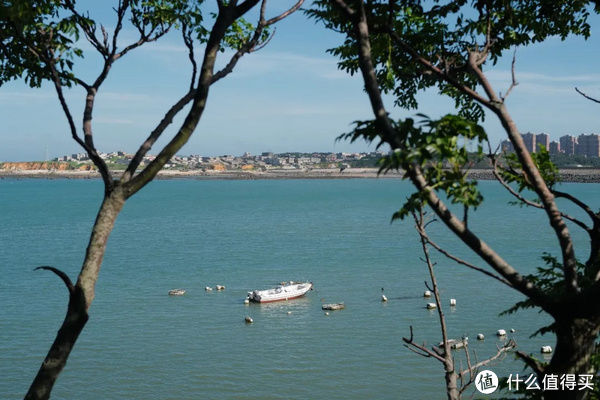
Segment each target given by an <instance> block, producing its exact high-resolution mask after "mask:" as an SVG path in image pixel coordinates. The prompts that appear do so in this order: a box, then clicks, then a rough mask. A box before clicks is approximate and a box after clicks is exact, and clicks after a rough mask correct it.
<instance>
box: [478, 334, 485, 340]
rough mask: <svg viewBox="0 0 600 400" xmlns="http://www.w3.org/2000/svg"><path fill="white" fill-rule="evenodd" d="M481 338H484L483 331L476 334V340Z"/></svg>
mask: <svg viewBox="0 0 600 400" xmlns="http://www.w3.org/2000/svg"><path fill="white" fill-rule="evenodd" d="M483 339H485V336H483V333H479V334H477V340H483Z"/></svg>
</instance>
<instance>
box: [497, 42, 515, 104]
mask: <svg viewBox="0 0 600 400" xmlns="http://www.w3.org/2000/svg"><path fill="white" fill-rule="evenodd" d="M516 61H517V49H515V51H514V53H513V59H512V65H511V69H510V70H511V76H512V82H511V84H510V86H509V87H508V89H507V90H506V93H505V94H504V96H502V94H500V98H501V99H502V102H503V103H504V101H505V100H506V98H507V97H508V95H509V94H510V91H511V90H513V88H514V87H515V86H517V85H518V84H519V82H517V78H516V77H515V63H516Z"/></svg>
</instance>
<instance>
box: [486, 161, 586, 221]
mask: <svg viewBox="0 0 600 400" xmlns="http://www.w3.org/2000/svg"><path fill="white" fill-rule="evenodd" d="M489 157H490V160H491V163H492V173H493V174H494V177H495V178H496V180H497V181H498V182H500V184H501V185H502V186H503V187H504V188H505V189H506V190H507V191H508V192H509V193H510V194H511V195H513V196H514V197H515V198H517V199H518V200H519V201H521V202H522V203H523V204H526V205H528V206H530V207H535V208H539V209H542V210H543V209H544V206H543V205H542V204H540V203H536V202H534V201H531V200H527V199H526V198H525V197H523V196H522V195H521V194H520V193H518V192H517V191H516V190H514V189H513V188H512V187H511V186H510V185H509V184H508V183H506V181H505V180H504V179H503V178H502V176H501V175H500V173H499V172H498V160H497V159H496V157H494V156H493V155H491V154H490V155H489ZM553 193H554V191H553ZM559 193H560V192H559ZM565 194H566V193H565ZM555 196H556V197H559V196H558V195H556V193H555ZM592 214H593V213H592ZM560 215H561V216H562V217H563V218H565V219H568V220H569V221H571V222H573V223H575V224H577V225H578V226H579V227H581V228H582V229H583V230H585V231H586V232H588V233H591V229H590V228H589V227H588V226H587V225H586V224H585V223H583V222H582V221H580V220H578V219H577V218H575V217H572V216H570V215H569V214H565V213H563V212H561V213H560Z"/></svg>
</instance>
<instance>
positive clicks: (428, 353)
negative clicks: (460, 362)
mask: <svg viewBox="0 0 600 400" xmlns="http://www.w3.org/2000/svg"><path fill="white" fill-rule="evenodd" d="M402 340H403V341H404V342H405V343H406V344H405V346H406V348H408V349H409V350H412V351H414V352H415V353H417V354H418V355H420V356H423V357H433V358H435V359H436V360H438V361H439V362H441V363H445V362H446V360H444V358H443V357H441V356H440V355H439V354H437V353H436V352H434V351H432V350H430V349H428V348H427V347H425V346H423V345H420V344H418V343H415V342H414V340H413V327H412V325H411V326H410V338H405V337H403V338H402ZM415 349H418V350H421V351H422V352H423V353H419V352H418V351H416V350H415Z"/></svg>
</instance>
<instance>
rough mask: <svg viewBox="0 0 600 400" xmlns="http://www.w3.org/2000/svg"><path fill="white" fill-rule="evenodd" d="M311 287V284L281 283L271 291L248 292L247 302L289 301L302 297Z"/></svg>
mask: <svg viewBox="0 0 600 400" xmlns="http://www.w3.org/2000/svg"><path fill="white" fill-rule="evenodd" d="M312 287H313V284H312V282H301V283H299V282H282V284H281V285H278V286H276V287H274V288H273V289H267V290H254V291H252V292H248V300H250V301H254V302H256V303H269V302H272V301H281V300H291V299H295V298H298V297H302V296H304V295H305V294H306V292H308V291H309V290H311V289H312Z"/></svg>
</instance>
